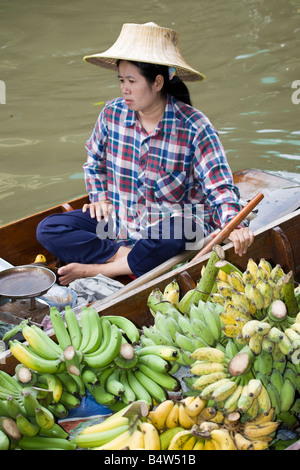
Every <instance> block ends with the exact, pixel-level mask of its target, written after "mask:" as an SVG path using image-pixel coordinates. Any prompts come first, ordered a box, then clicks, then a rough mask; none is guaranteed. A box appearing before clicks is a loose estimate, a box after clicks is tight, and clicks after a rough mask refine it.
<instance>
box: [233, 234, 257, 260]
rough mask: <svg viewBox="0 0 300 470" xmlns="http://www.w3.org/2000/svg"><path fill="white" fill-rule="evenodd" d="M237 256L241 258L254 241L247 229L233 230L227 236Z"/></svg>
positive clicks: (252, 235)
mask: <svg viewBox="0 0 300 470" xmlns="http://www.w3.org/2000/svg"><path fill="white" fill-rule="evenodd" d="M228 238H229V240H230V241H231V242H232V243H233V245H234V251H235V253H236V254H237V255H239V256H243V255H244V254H245V253H246V252H247V250H248V248H249V246H250V245H252V243H253V241H254V234H253V232H252V231H251V230H250V228H249V227H246V228H239V229H235V230H233V231H232V232H231V234H230V235H229V236H228Z"/></svg>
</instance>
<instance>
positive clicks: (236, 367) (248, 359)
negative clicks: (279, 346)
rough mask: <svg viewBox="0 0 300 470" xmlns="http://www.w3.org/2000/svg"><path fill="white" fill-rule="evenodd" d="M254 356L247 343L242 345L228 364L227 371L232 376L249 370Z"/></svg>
mask: <svg viewBox="0 0 300 470" xmlns="http://www.w3.org/2000/svg"><path fill="white" fill-rule="evenodd" d="M254 360H255V356H254V354H253V353H252V351H251V349H250V348H249V346H248V345H246V346H244V347H243V348H242V349H241V350H240V352H239V353H238V354H236V355H235V356H234V357H233V358H232V359H231V361H230V362H229V364H228V371H229V374H230V375H231V376H232V377H238V376H239V375H243V374H246V373H247V372H249V370H250V368H251V366H252V364H253V362H254Z"/></svg>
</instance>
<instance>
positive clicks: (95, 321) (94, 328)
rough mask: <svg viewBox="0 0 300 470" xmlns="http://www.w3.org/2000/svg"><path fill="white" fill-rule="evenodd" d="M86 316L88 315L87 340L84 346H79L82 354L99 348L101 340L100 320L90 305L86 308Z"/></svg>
mask: <svg viewBox="0 0 300 470" xmlns="http://www.w3.org/2000/svg"><path fill="white" fill-rule="evenodd" d="M88 316H89V328H90V334H89V341H88V343H87V345H86V347H85V348H82V347H81V348H80V350H81V351H82V352H83V353H84V354H89V353H93V352H94V351H97V350H98V349H99V348H100V345H101V341H102V328H101V322H100V318H99V315H98V313H97V312H96V310H95V309H94V308H92V307H89V308H88Z"/></svg>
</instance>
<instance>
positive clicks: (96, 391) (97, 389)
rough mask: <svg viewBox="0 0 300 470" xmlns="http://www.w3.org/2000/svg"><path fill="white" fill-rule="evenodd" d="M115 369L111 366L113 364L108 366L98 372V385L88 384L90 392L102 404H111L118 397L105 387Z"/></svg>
mask: <svg viewBox="0 0 300 470" xmlns="http://www.w3.org/2000/svg"><path fill="white" fill-rule="evenodd" d="M113 371H114V367H111V366H109V367H107V368H106V369H104V370H103V371H101V372H100V373H99V374H98V378H99V384H97V385H90V384H87V385H86V388H87V390H88V391H89V392H90V394H91V395H92V397H93V398H94V399H95V400H96V402H97V403H99V404H100V405H106V406H109V405H110V404H112V403H115V402H116V397H115V396H114V395H112V394H111V393H109V392H108V391H107V390H106V388H105V385H106V380H107V378H108V376H109V375H110V374H112V373H113Z"/></svg>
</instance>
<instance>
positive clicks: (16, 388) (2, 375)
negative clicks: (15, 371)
mask: <svg viewBox="0 0 300 470" xmlns="http://www.w3.org/2000/svg"><path fill="white" fill-rule="evenodd" d="M0 387H2V388H3V389H6V390H7V391H8V392H11V393H12V394H13V393H16V392H21V391H22V389H23V387H22V385H21V384H20V383H19V382H18V381H17V380H16V379H15V378H14V377H12V376H11V375H10V374H8V372H5V371H4V370H0Z"/></svg>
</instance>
